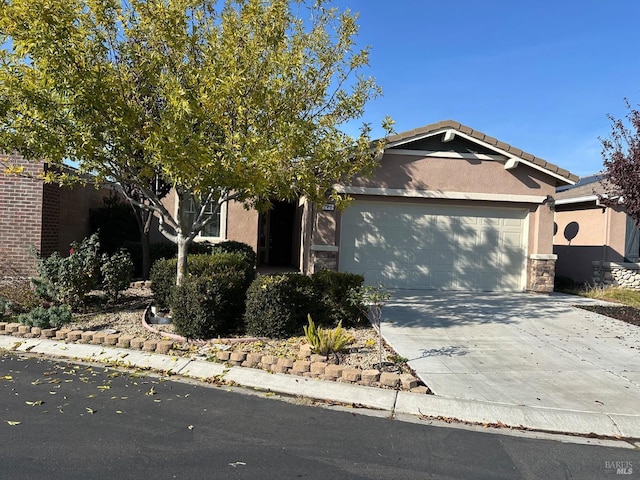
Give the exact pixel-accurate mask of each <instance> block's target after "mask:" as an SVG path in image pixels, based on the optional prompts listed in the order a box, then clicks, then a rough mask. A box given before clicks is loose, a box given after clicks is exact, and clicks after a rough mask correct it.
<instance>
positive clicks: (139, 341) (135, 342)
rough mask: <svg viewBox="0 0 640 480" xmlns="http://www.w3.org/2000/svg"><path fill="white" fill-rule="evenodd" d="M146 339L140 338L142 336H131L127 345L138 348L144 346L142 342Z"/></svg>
mask: <svg viewBox="0 0 640 480" xmlns="http://www.w3.org/2000/svg"><path fill="white" fill-rule="evenodd" d="M146 340H147V339H146V338H142V337H136V338H133V339H131V342H130V343H129V346H130V347H131V348H133V349H136V350H140V349H141V348H142V347H143V346H144V342H145V341H146Z"/></svg>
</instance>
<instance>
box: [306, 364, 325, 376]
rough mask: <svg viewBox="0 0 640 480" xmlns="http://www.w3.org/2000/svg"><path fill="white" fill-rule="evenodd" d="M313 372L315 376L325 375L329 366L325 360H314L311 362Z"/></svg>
mask: <svg viewBox="0 0 640 480" xmlns="http://www.w3.org/2000/svg"><path fill="white" fill-rule="evenodd" d="M310 368H311V370H310V371H311V374H313V375H315V376H320V375H324V371H325V369H326V368H327V364H326V363H325V362H312V363H311V367H310Z"/></svg>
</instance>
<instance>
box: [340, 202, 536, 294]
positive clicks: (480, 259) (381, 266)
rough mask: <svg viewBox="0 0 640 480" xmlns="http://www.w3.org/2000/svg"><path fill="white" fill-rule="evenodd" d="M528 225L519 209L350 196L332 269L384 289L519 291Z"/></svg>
mask: <svg viewBox="0 0 640 480" xmlns="http://www.w3.org/2000/svg"><path fill="white" fill-rule="evenodd" d="M528 224H529V211H528V210H527V209H522V208H506V207H478V206H470V205H465V206H460V205H433V204H428V203H418V202H382V201H365V200H355V201H354V202H353V203H352V205H351V206H350V207H348V208H347V209H346V210H345V211H344V212H343V213H342V219H341V229H340V255H339V270H341V271H348V272H353V273H360V274H363V275H364V276H365V281H366V283H368V284H376V283H383V284H384V285H386V286H387V287H389V288H411V289H438V290H469V291H523V290H524V289H525V285H526V271H527V269H526V267H527V255H526V251H527V242H528Z"/></svg>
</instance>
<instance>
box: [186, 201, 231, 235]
mask: <svg viewBox="0 0 640 480" xmlns="http://www.w3.org/2000/svg"><path fill="white" fill-rule="evenodd" d="M213 210H214V207H213V205H212V204H209V205H207V208H206V210H205V214H208V215H213ZM223 210H226V205H225V204H223V205H222V206H221V207H220V208H219V209H218V212H217V213H216V214H215V218H214V219H213V221H211V222H210V223H208V224H206V225H205V226H204V228H203V229H202V230H200V233H199V234H198V236H197V237H196V238H222V220H223V219H224V215H223V213H226V212H223ZM187 214H188V215H189V218H190V220H191V221H192V222H193V221H194V220H195V218H196V207H195V203H194V201H193V199H191V200H189V205H188V206H187Z"/></svg>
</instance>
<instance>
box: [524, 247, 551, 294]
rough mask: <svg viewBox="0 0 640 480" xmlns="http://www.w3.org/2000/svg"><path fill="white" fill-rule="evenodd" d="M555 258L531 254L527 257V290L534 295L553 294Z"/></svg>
mask: <svg viewBox="0 0 640 480" xmlns="http://www.w3.org/2000/svg"><path fill="white" fill-rule="evenodd" d="M557 258H558V256H557V255H554V254H533V255H531V256H530V257H529V265H528V272H527V290H529V291H531V292H535V293H551V292H553V281H554V278H555V272H556V260H557Z"/></svg>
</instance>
